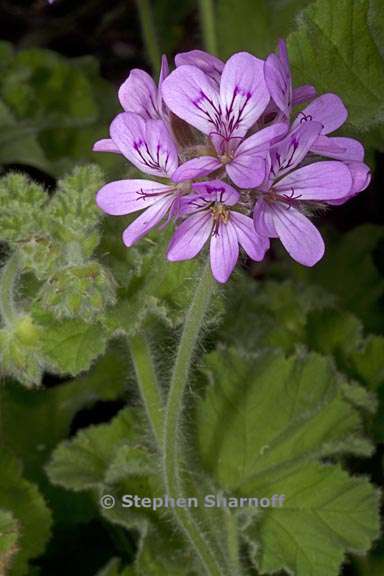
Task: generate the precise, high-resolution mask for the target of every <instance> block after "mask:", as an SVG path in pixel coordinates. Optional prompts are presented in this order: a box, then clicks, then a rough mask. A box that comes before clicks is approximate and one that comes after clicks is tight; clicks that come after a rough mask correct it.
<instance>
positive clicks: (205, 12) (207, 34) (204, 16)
mask: <svg viewBox="0 0 384 576" xmlns="http://www.w3.org/2000/svg"><path fill="white" fill-rule="evenodd" d="M199 3H200V18H201V26H202V30H203V38H204V44H205V48H206V50H208V52H211V53H212V54H217V43H216V33H215V14H214V6H213V0H200V2H199Z"/></svg>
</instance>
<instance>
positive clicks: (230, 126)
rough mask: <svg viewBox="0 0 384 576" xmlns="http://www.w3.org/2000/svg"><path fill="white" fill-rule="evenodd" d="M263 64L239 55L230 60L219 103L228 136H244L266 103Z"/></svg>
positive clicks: (221, 83)
mask: <svg viewBox="0 0 384 576" xmlns="http://www.w3.org/2000/svg"><path fill="white" fill-rule="evenodd" d="M269 98H270V97H269V92H268V89H267V85H266V83H265V80H264V62H263V60H259V59H258V58H255V56H252V55H251V54H248V53H247V52H239V53H237V54H234V55H233V56H231V58H229V60H228V61H227V62H226V64H225V66H224V70H223V73H222V76H221V81H220V100H221V106H222V116H223V121H224V122H225V124H226V127H227V136H234V135H236V136H244V135H245V134H246V132H247V130H248V128H250V127H251V126H252V125H253V124H254V123H255V122H256V120H257V119H258V118H259V117H260V115H261V114H262V113H263V111H264V109H265V108H266V106H267V104H268V102H269Z"/></svg>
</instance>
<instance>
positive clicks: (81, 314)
mask: <svg viewBox="0 0 384 576" xmlns="http://www.w3.org/2000/svg"><path fill="white" fill-rule="evenodd" d="M115 292H116V290H115V282H114V280H113V277H112V275H111V274H110V273H109V272H108V270H107V269H106V268H105V267H104V266H102V265H101V264H99V263H98V262H97V261H96V260H89V261H88V262H87V263H86V264H83V265H81V266H67V267H65V268H63V269H61V270H58V271H57V272H56V273H54V274H52V276H50V278H49V281H48V282H45V283H44V284H43V285H42V287H41V289H40V291H39V293H38V295H37V299H38V301H39V304H40V305H41V306H42V308H43V309H45V310H48V311H49V312H52V314H53V315H54V316H55V317H56V318H58V319H62V318H81V319H82V320H84V321H85V322H94V321H95V320H97V318H98V317H100V316H101V315H102V314H103V312H104V311H105V308H106V307H107V306H110V305H112V304H114V303H115V300H116V297H115Z"/></svg>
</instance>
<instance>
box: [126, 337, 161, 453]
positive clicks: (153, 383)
mask: <svg viewBox="0 0 384 576" xmlns="http://www.w3.org/2000/svg"><path fill="white" fill-rule="evenodd" d="M128 343H129V348H130V351H131V355H132V360H133V364H134V367H135V372H136V379H137V382H138V385H139V390H140V394H141V397H142V400H143V403H144V407H145V411H146V413H147V417H148V420H149V423H150V425H151V428H152V432H153V434H154V437H155V439H156V442H157V445H158V446H159V447H161V444H162V437H163V399H162V397H161V391H160V386H159V383H158V379H157V375H156V369H155V365H154V361H153V357H152V352H151V348H150V345H149V342H148V340H147V338H146V336H145V334H137V335H135V336H132V337H130V338H129V339H128Z"/></svg>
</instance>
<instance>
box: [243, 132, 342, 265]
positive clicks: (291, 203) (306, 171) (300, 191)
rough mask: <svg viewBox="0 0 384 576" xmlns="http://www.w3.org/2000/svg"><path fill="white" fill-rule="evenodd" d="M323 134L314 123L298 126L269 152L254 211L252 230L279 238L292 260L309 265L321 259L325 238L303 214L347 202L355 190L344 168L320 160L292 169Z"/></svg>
mask: <svg viewBox="0 0 384 576" xmlns="http://www.w3.org/2000/svg"><path fill="white" fill-rule="evenodd" d="M321 130H322V124H320V123H318V122H306V123H304V124H302V125H299V126H297V127H296V128H295V129H294V130H293V131H292V132H291V133H290V134H289V135H288V136H287V137H286V138H285V139H284V140H283V141H282V142H280V143H279V144H277V145H276V146H274V147H273V148H272V150H271V152H270V174H269V177H268V179H267V180H266V182H265V183H264V185H263V187H262V188H263V192H262V194H261V196H260V198H259V200H257V202H256V206H255V209H254V215H253V218H254V223H255V229H256V230H257V232H258V233H259V234H264V235H266V236H268V237H270V238H280V240H281V242H282V244H283V245H284V247H285V249H286V250H287V252H288V253H289V254H290V255H291V257H292V258H293V259H294V260H296V261H297V262H299V263H300V264H303V265H305V266H313V265H314V264H316V263H317V262H318V261H319V260H320V259H321V258H322V256H323V254H324V242H323V239H322V237H321V235H320V233H319V232H318V230H317V229H316V227H315V226H314V225H313V224H312V222H311V221H310V220H309V218H308V217H307V216H306V215H305V212H306V211H307V209H308V205H310V203H318V202H324V201H325V202H327V203H329V202H333V201H339V200H340V199H343V198H345V196H347V195H348V194H350V191H351V189H352V186H353V179H352V175H351V171H350V170H349V168H348V166H346V165H345V164H344V163H342V162H337V161H322V162H315V163H313V164H308V165H306V166H303V167H302V168H297V169H295V168H296V167H297V166H298V164H299V163H300V162H301V161H302V160H303V158H305V156H306V154H307V153H308V151H309V150H310V148H311V146H312V144H313V142H314V141H315V140H316V138H317V137H318V135H319V133H320V132H321Z"/></svg>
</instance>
